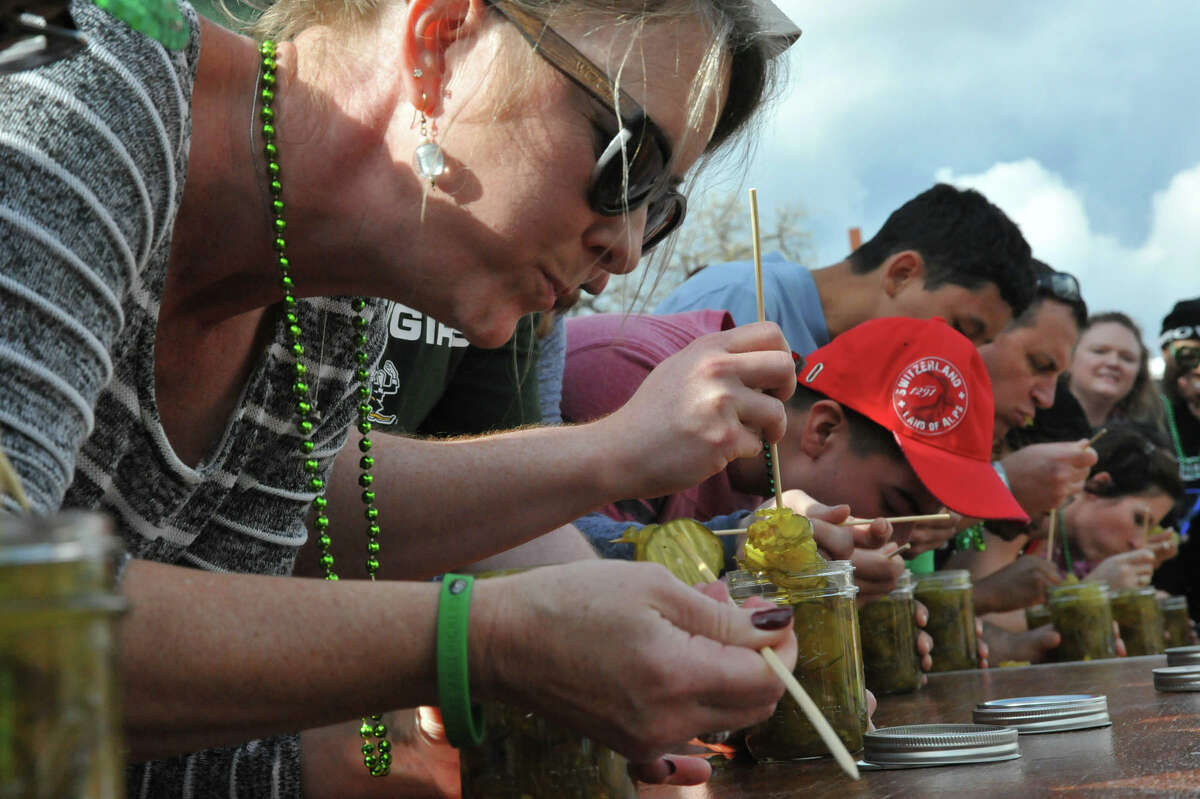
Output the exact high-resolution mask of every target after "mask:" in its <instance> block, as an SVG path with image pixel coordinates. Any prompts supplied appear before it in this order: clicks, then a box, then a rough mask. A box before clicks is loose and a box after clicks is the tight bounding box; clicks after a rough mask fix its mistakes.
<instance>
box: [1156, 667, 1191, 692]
mask: <svg viewBox="0 0 1200 799" xmlns="http://www.w3.org/2000/svg"><path fill="white" fill-rule="evenodd" d="M1154 687H1155V688H1156V689H1157V690H1159V691H1200V666H1163V667H1162V668H1157V669H1155V670H1154Z"/></svg>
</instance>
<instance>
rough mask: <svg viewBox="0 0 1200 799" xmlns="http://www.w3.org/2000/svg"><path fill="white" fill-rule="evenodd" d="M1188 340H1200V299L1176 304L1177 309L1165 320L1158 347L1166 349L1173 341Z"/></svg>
mask: <svg viewBox="0 0 1200 799" xmlns="http://www.w3.org/2000/svg"><path fill="white" fill-rule="evenodd" d="M1187 338H1200V297H1196V298H1195V299H1192V300H1180V301H1179V302H1177V303H1175V307H1174V308H1172V309H1171V312H1170V313H1169V314H1167V315H1166V317H1164V318H1163V323H1162V333H1160V334H1159V336H1158V346H1159V347H1165V346H1167V345H1168V344H1170V343H1171V342H1172V341H1181V340H1183V339H1187Z"/></svg>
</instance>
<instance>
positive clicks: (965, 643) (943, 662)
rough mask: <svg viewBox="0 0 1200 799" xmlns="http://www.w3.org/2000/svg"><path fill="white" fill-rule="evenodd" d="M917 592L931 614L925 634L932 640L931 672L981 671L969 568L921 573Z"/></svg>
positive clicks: (973, 593)
mask: <svg viewBox="0 0 1200 799" xmlns="http://www.w3.org/2000/svg"><path fill="white" fill-rule="evenodd" d="M915 593H916V598H917V600H918V601H919V602H921V603H923V604H924V605H925V608H926V609H927V610H928V611H929V621H928V623H926V625H925V632H927V633H929V635H930V637H932V638H933V668H932V669H931V671H955V670H957V669H974V668H978V667H979V649H978V644H977V643H976V641H975V592H974V590H973V588H972V586H971V573H970V572H969V571H967V570H966V569H947V570H946V571H940V572H934V573H932V574H922V575H920V576H919V577H917V588H916V592H915Z"/></svg>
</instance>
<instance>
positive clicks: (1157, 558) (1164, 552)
mask: <svg viewBox="0 0 1200 799" xmlns="http://www.w3.org/2000/svg"><path fill="white" fill-rule="evenodd" d="M1146 549H1149V550H1150V551H1151V552H1153V553H1154V568H1156V569H1157V568H1158V567H1159V566H1161V565H1163V563H1165V562H1166V561H1168V560H1170V559H1171V558H1173V557H1175V556H1176V555H1178V554H1179V533H1177V532H1175V529H1174V528H1173V527H1168V528H1167V529H1165V530H1162V529H1160V530H1159V531H1158V532H1157V533H1154V534H1153V535H1150V536H1147V537H1146Z"/></svg>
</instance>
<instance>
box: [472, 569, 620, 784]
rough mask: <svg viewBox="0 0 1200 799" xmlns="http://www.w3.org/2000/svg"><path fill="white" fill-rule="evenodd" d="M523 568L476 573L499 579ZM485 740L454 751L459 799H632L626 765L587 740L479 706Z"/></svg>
mask: <svg viewBox="0 0 1200 799" xmlns="http://www.w3.org/2000/svg"><path fill="white" fill-rule="evenodd" d="M529 568H532V567H525V568H512V569H497V570H494V571H488V572H481V573H480V574H478V575H476V579H477V580H482V579H490V578H501V577H506V576H508V575H512V574H519V573H521V572H525V571H529ZM482 707H483V721H484V729H485V730H486V737H485V738H484V741H483V743H482V744H480V745H479V746H472V747H467V748H464V749H460V750H459V773H460V778H461V781H462V799H531V797H542V796H553V797H562V799H635V797H636V796H637V789H636V788H635V787H634V784H633V780H631V779H630V777H629V773H628V771H627V770H626V766H627V761H626V760H625V758H624V757H622V756H621V755H619V754H617V753H616V752H614V751H613V750H611V749H609V748H608V747H606V746H602V745H600V744H598V743H596V742H595V741H593V740H592V739H590V738H588V737H586V736H584V735H581V734H580V733H577V732H575V731H574V730H570V729H567V728H566V727H562V726H559V725H557V724H553V723H551V722H549V721H547V720H546V719H544V718H542V717H541V716H539V715H538V714H536V713H530V712H527V711H524V710H520V709H518V708H514V707H510V706H508V705H504V704H501V703H498V702H485V703H484V704H483V706H482Z"/></svg>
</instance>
